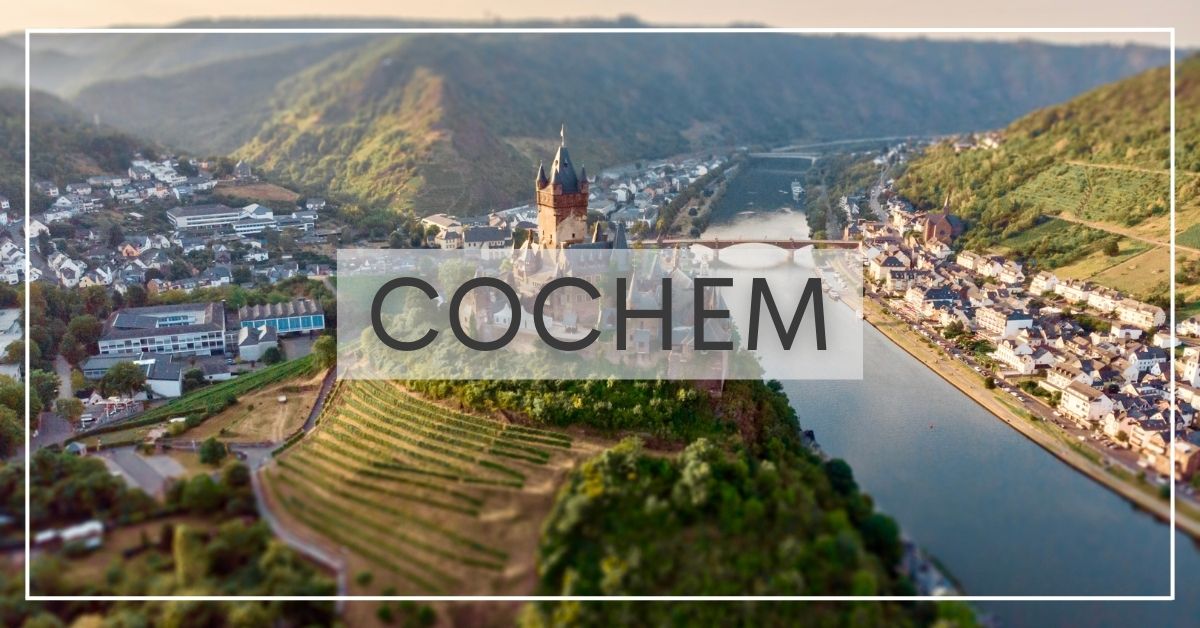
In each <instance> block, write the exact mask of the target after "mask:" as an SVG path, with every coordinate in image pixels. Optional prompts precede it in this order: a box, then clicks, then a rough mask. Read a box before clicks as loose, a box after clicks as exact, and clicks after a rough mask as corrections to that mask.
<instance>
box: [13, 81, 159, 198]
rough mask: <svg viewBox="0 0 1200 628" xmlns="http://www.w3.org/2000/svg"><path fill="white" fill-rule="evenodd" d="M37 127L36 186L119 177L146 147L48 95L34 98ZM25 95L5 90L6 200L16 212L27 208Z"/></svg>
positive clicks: (33, 159)
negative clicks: (93, 177) (95, 176)
mask: <svg viewBox="0 0 1200 628" xmlns="http://www.w3.org/2000/svg"><path fill="white" fill-rule="evenodd" d="M29 108H30V111H31V112H32V114H33V121H32V124H31V125H30V129H29V133H30V138H31V139H32V142H33V145H34V150H33V153H32V155H31V156H30V169H31V170H32V171H33V175H32V178H33V180H34V181H36V180H39V179H51V180H53V181H56V182H58V183H59V184H62V183H66V182H67V181H70V180H72V179H77V178H82V177H86V176H88V175H92V174H99V173H101V172H119V171H123V170H125V169H126V168H128V166H129V158H130V156H131V155H132V154H133V153H134V152H136V151H138V150H141V149H142V148H143V146H144V144H143V143H142V142H140V141H139V140H136V139H134V138H133V137H131V136H130V135H128V134H126V133H123V132H121V131H117V130H115V129H113V128H111V127H107V126H103V125H101V126H97V125H94V124H91V123H89V122H86V121H85V120H84V119H83V118H82V117H81V116H80V115H79V112H78V111H76V110H75V109H74V108H73V107H72V106H71V105H69V104H67V103H65V102H63V101H62V100H60V99H59V98H57V97H55V96H52V95H50V94H46V93H44V92H37V91H35V92H33V93H32V94H31V96H30V103H29ZM24 147H25V92H24V90H21V89H17V88H0V194H2V195H4V196H7V197H8V198H9V200H11V201H12V207H13V209H14V210H21V209H23V207H24V204H25V180H24V176H23V175H24V171H25V150H24Z"/></svg>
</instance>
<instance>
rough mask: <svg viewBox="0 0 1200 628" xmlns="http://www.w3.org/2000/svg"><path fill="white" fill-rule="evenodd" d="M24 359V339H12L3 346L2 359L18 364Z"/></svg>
mask: <svg viewBox="0 0 1200 628" xmlns="http://www.w3.org/2000/svg"><path fill="white" fill-rule="evenodd" d="M24 359H25V341H24V340H14V341H12V342H10V343H8V346H7V347H5V348H4V361H5V362H8V363H9V364H20V363H21V361H22V360H24Z"/></svg>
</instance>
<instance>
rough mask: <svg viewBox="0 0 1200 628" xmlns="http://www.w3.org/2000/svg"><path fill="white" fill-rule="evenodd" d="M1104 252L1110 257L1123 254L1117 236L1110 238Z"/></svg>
mask: <svg viewBox="0 0 1200 628" xmlns="http://www.w3.org/2000/svg"><path fill="white" fill-rule="evenodd" d="M1104 254H1105V255H1107V256H1109V257H1116V256H1118V255H1120V254H1121V245H1120V244H1119V243H1118V242H1117V239H1116V238H1113V239H1111V240H1109V241H1108V242H1107V243H1106V244H1105V245H1104Z"/></svg>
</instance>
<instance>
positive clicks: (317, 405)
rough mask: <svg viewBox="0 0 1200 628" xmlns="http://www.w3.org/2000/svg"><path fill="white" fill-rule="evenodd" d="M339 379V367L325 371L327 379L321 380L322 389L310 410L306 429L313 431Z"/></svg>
mask: <svg viewBox="0 0 1200 628" xmlns="http://www.w3.org/2000/svg"><path fill="white" fill-rule="evenodd" d="M336 381H337V368H336V367H334V368H331V369H329V372H328V373H325V379H323V380H321V390H320V391H318V392H317V399H316V401H314V402H313V407H312V410H309V412H308V418H307V419H305V421H304V428H303V429H304V431H305V432H309V431H312V428H314V427H316V426H317V418H318V417H320V416H321V410H322V409H323V408H324V407H325V399H326V398H328V397H329V391H331V390H333V384H334V382H336Z"/></svg>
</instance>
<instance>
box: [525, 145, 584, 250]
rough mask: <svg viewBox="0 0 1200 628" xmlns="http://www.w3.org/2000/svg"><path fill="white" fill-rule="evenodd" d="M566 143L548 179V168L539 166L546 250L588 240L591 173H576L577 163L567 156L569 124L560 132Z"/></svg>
mask: <svg viewBox="0 0 1200 628" xmlns="http://www.w3.org/2000/svg"><path fill="white" fill-rule="evenodd" d="M560 136H561V137H562V143H561V144H560V145H559V147H558V152H557V153H556V154H555V155H554V163H553V164H551V165H550V175H549V176H546V168H545V166H544V165H539V166H538V174H537V179H536V181H535V183H534V185H535V187H536V189H537V204H538V243H539V244H540V245H541V246H543V247H546V248H553V247H558V246H563V247H566V246H571V245H572V244H578V243H580V242H583V241H584V240H586V239H587V237H588V225H587V206H588V182H587V171H586V170H581V171H580V173H579V174H578V175H577V174H576V173H575V164H573V163H571V156H570V154H569V153H567V132H566V125H563V128H562V131H560Z"/></svg>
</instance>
